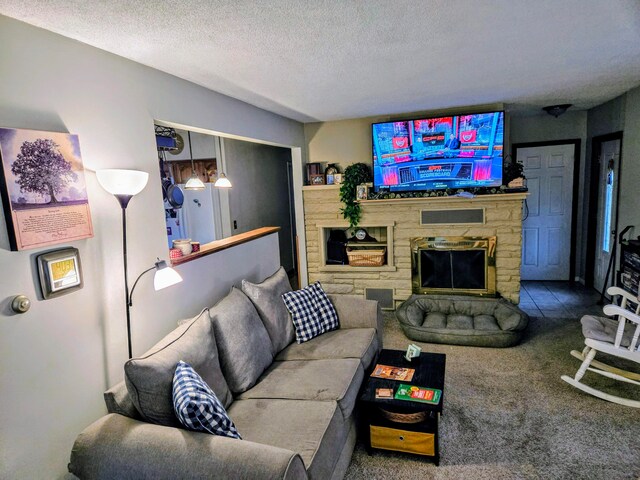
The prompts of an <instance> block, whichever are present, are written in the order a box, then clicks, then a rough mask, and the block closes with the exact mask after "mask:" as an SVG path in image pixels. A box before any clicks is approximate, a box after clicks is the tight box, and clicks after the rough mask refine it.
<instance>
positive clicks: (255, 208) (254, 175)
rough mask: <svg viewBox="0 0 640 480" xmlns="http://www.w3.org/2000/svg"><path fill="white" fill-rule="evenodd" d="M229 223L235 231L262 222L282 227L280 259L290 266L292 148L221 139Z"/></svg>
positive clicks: (287, 266)
mask: <svg viewBox="0 0 640 480" xmlns="http://www.w3.org/2000/svg"><path fill="white" fill-rule="evenodd" d="M223 143H224V158H225V165H226V167H225V168H226V169H227V176H228V177H229V179H230V180H231V181H232V182H233V188H232V189H231V190H229V209H230V213H231V223H232V228H233V222H234V221H236V222H237V225H238V228H237V229H235V230H232V233H233V234H234V235H235V234H238V233H243V232H247V231H249V230H253V229H254V228H259V227H264V226H277V227H281V228H282V230H281V231H280V261H281V263H282V265H283V266H284V267H285V268H286V269H287V270H291V269H292V268H293V266H294V265H293V254H292V242H291V231H292V226H291V218H290V207H289V190H288V182H287V162H288V161H291V151H290V150H289V149H285V148H278V147H271V146H269V145H260V144H257V143H251V142H243V141H241V140H231V139H223Z"/></svg>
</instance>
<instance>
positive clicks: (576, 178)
mask: <svg viewBox="0 0 640 480" xmlns="http://www.w3.org/2000/svg"><path fill="white" fill-rule="evenodd" d="M554 145H573V192H572V194H571V248H570V249H569V282H570V283H574V282H575V277H576V251H577V248H576V247H577V245H576V236H577V235H576V234H577V231H578V190H579V187H580V149H581V147H582V140H581V139H580V138H569V139H566V140H546V141H541V142H523V143H514V144H512V145H511V161H512V162H515V161H516V159H517V158H518V155H517V154H518V149H519V148H530V147H552V146H554ZM525 202H526V199H525ZM523 224H524V219H523Z"/></svg>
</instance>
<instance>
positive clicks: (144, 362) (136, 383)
mask: <svg viewBox="0 0 640 480" xmlns="http://www.w3.org/2000/svg"><path fill="white" fill-rule="evenodd" d="M180 360H184V361H185V362H188V363H189V364H190V365H192V366H193V367H194V368H196V369H197V370H198V371H199V372H200V375H201V376H202V378H203V379H204V381H205V382H207V385H209V386H210V387H211V389H212V390H213V391H214V392H216V396H217V397H218V398H219V399H220V401H221V402H222V404H223V405H224V407H225V408H227V407H228V406H229V405H231V402H232V401H233V398H232V397H231V393H230V392H229V387H228V386H227V382H226V381H225V378H224V377H223V375H222V371H221V369H220V362H219V359H218V349H217V348H216V341H215V338H214V335H213V328H212V325H211V322H210V320H209V314H208V311H207V310H203V311H202V312H201V313H200V315H198V316H197V317H196V318H195V319H193V320H192V321H190V322H187V323H184V324H182V325H180V326H179V327H178V328H176V329H175V330H173V331H172V332H171V333H169V334H168V335H167V336H166V337H164V338H163V339H162V340H160V341H159V342H158V343H157V344H156V345H155V346H153V347H152V348H151V349H150V350H149V351H147V352H146V353H145V354H144V355H142V356H141V357H137V358H132V359H130V360H129V361H127V363H125V365H124V373H125V383H126V385H127V390H128V392H129V395H130V396H131V401H133V404H134V405H135V406H136V409H137V410H138V411H139V412H140V414H141V415H142V418H144V419H145V420H146V421H148V422H151V423H157V424H160V425H166V426H173V427H177V426H180V422H178V419H177V418H176V416H175V413H174V411H173V401H172V383H173V374H174V372H175V369H176V365H177V364H178V362H179V361H180Z"/></svg>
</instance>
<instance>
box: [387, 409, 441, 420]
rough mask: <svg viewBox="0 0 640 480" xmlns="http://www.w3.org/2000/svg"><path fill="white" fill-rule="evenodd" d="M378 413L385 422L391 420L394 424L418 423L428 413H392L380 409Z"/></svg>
mask: <svg viewBox="0 0 640 480" xmlns="http://www.w3.org/2000/svg"><path fill="white" fill-rule="evenodd" d="M380 413H382V416H383V417H385V418H386V419H387V420H391V421H392V422H396V423H420V422H422V421H423V420H425V419H426V418H427V417H428V416H429V412H417V413H394V412H389V411H387V410H385V409H384V408H381V409H380Z"/></svg>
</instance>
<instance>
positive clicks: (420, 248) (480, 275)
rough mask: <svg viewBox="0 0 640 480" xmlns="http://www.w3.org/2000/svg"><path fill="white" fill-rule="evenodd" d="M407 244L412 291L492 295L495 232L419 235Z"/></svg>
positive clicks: (494, 275) (494, 290)
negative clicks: (486, 234) (487, 233)
mask: <svg viewBox="0 0 640 480" xmlns="http://www.w3.org/2000/svg"><path fill="white" fill-rule="evenodd" d="M410 245H411V274H412V275H411V278H412V282H411V285H412V291H413V293H416V294H433V293H436V294H437V293H449V294H454V295H460V294H462V295H480V296H494V295H495V293H496V237H495V236H492V237H487V238H482V237H450V236H449V237H419V238H412V239H411V240H410Z"/></svg>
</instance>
